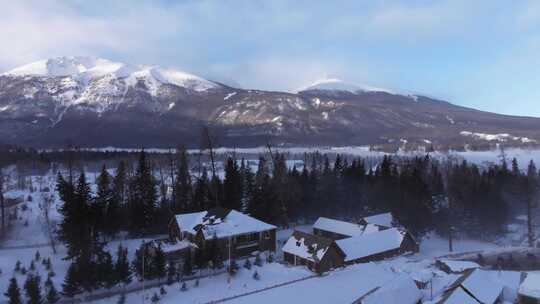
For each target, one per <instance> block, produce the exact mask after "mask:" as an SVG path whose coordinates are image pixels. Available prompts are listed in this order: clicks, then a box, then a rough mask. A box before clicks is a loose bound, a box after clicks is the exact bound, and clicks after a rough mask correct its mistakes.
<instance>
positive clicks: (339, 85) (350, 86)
mask: <svg viewBox="0 0 540 304" xmlns="http://www.w3.org/2000/svg"><path fill="white" fill-rule="evenodd" d="M312 90H319V91H343V92H350V93H358V92H384V93H389V94H395V93H394V92H393V91H392V90H389V89H383V88H377V87H373V86H369V85H359V84H354V83H351V82H347V81H344V80H341V79H338V78H325V79H321V80H318V81H316V82H314V83H312V84H311V85H309V86H306V87H303V88H301V89H298V90H297V92H303V91H312Z"/></svg>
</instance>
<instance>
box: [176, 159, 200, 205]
mask: <svg viewBox="0 0 540 304" xmlns="http://www.w3.org/2000/svg"><path fill="white" fill-rule="evenodd" d="M174 182H175V184H174V188H173V190H174V191H173V196H174V202H173V203H174V205H173V212H174V213H183V212H190V211H196V210H194V209H195V208H194V206H193V201H192V200H193V187H192V185H191V175H190V173H189V161H188V156H187V151H186V149H184V148H181V149H180V150H179V152H178V166H177V170H176V178H175V181H174Z"/></svg>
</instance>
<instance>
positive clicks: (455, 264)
mask: <svg viewBox="0 0 540 304" xmlns="http://www.w3.org/2000/svg"><path fill="white" fill-rule="evenodd" d="M439 262H441V263H443V264H444V265H446V266H448V268H449V269H450V271H451V272H463V271H465V270H467V269H473V268H479V267H480V265H478V264H476V263H475V262H469V261H455V260H444V259H443V260H439Z"/></svg>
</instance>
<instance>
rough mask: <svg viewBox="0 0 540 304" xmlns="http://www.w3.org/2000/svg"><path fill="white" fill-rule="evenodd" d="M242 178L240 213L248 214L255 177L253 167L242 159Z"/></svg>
mask: <svg viewBox="0 0 540 304" xmlns="http://www.w3.org/2000/svg"><path fill="white" fill-rule="evenodd" d="M240 176H241V179H242V195H241V198H240V205H241V207H240V211H242V212H243V213H247V212H248V207H249V205H250V200H251V197H252V194H253V189H254V187H255V185H254V178H255V175H254V174H253V172H252V171H251V167H250V166H249V164H246V163H245V160H244V159H242V163H241V165H240Z"/></svg>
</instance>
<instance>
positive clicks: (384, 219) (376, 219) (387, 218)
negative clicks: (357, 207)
mask: <svg viewBox="0 0 540 304" xmlns="http://www.w3.org/2000/svg"><path fill="white" fill-rule="evenodd" d="M364 221H366V223H368V224H374V225H379V226H383V227H392V226H393V222H394V217H393V216H392V213H390V212H387V213H380V214H375V215H372V216H366V217H364Z"/></svg>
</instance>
